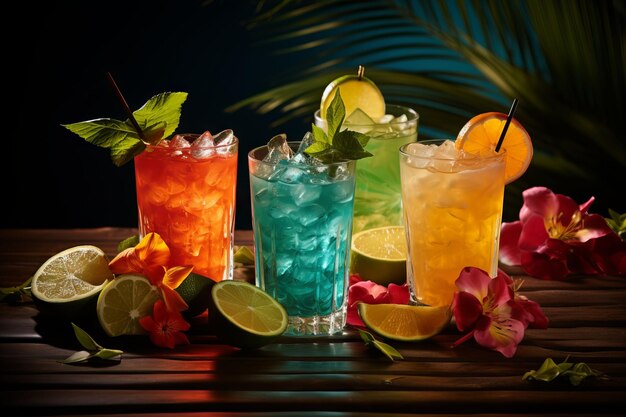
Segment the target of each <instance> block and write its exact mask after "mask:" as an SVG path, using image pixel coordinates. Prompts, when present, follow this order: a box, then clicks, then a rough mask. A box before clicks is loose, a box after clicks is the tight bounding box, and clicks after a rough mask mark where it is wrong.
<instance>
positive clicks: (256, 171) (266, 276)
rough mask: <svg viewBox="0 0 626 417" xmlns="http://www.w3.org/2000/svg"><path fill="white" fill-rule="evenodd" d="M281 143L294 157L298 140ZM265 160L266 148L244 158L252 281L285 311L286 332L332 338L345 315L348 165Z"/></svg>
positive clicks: (349, 221)
mask: <svg viewBox="0 0 626 417" xmlns="http://www.w3.org/2000/svg"><path fill="white" fill-rule="evenodd" d="M288 145H289V146H290V147H291V149H292V150H293V151H294V152H295V151H296V150H297V149H298V147H299V142H289V143H288ZM299 155H300V156H299ZM267 156H268V146H261V147H258V148H256V149H254V150H252V151H251V152H250V153H249V154H248V166H249V174H250V193H251V200H252V222H253V229H254V246H255V262H256V271H255V272H256V284H257V286H259V287H260V288H262V289H264V290H265V291H266V292H267V293H269V294H270V295H272V296H273V297H274V298H275V299H277V300H278V301H279V302H280V303H281V304H282V305H283V306H284V307H285V309H286V310H287V312H288V315H289V326H288V328H287V331H286V332H285V334H286V335H291V336H306V335H331V334H334V333H339V332H341V331H342V329H343V328H344V326H345V322H346V313H347V301H348V266H349V259H350V257H349V254H350V241H351V231H352V208H353V203H354V169H355V165H356V163H355V161H346V162H336V163H330V164H322V163H321V162H318V163H317V164H310V163H308V162H307V159H306V158H305V157H303V155H302V154H296V157H294V158H292V159H282V160H268V158H267ZM264 159H265V161H264Z"/></svg>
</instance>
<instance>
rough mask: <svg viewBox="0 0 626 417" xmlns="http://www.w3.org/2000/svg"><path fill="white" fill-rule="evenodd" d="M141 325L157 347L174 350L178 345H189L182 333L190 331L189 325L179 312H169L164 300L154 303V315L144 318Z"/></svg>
mask: <svg viewBox="0 0 626 417" xmlns="http://www.w3.org/2000/svg"><path fill="white" fill-rule="evenodd" d="M139 324H141V327H143V328H144V330H145V331H147V332H148V333H149V334H150V340H151V341H152V343H154V344H155V345H157V346H161V347H167V348H170V349H174V347H175V346H176V345H181V344H189V339H187V336H186V335H185V334H184V333H182V332H183V331H186V330H189V327H190V326H189V323H187V322H186V321H185V320H184V319H183V316H182V315H181V314H180V313H179V312H178V311H176V310H168V309H167V308H166V307H165V303H164V302H163V301H162V300H157V301H156V302H155V303H154V312H153V315H152V316H146V317H142V318H141V319H139Z"/></svg>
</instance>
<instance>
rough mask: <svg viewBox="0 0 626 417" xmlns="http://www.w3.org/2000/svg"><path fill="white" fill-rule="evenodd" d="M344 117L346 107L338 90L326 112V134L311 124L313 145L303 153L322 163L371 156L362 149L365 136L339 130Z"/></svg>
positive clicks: (366, 138) (365, 139)
mask: <svg viewBox="0 0 626 417" xmlns="http://www.w3.org/2000/svg"><path fill="white" fill-rule="evenodd" d="M345 117H346V107H345V106H344V104H343V100H342V99H341V94H340V92H339V90H337V93H336V94H335V97H333V101H332V102H331V103H330V107H329V108H328V110H327V112H326V124H327V130H328V133H327V132H324V130H323V129H322V128H320V127H318V126H315V124H313V125H312V132H313V143H312V144H311V145H310V146H309V147H308V148H306V149H305V151H304V152H305V153H307V154H308V155H310V156H312V157H315V158H317V159H319V160H320V161H322V162H324V163H332V162H338V161H345V160H350V159H352V160H356V159H362V158H367V157H370V156H373V155H372V154H371V153H369V152H368V151H366V150H365V149H364V147H365V145H367V141H368V139H369V138H368V137H367V136H366V135H364V134H363V133H359V132H354V131H351V130H341V125H342V124H343V121H344V119H345Z"/></svg>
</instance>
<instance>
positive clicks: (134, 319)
mask: <svg viewBox="0 0 626 417" xmlns="http://www.w3.org/2000/svg"><path fill="white" fill-rule="evenodd" d="M160 297H161V296H160V294H159V291H158V288H157V287H155V286H154V285H152V284H151V283H150V281H148V278H146V277H144V276H141V275H130V274H128V275H119V276H117V277H116V278H115V279H114V280H113V281H111V282H109V283H108V284H107V285H106V286H105V287H104V288H103V289H102V291H101V292H100V295H99V296H98V305H97V311H98V321H99V322H100V326H102V329H103V330H104V332H105V333H106V334H107V335H109V336H122V335H135V334H145V333H146V331H145V330H144V329H143V327H141V325H140V324H139V319H140V318H142V317H145V316H151V315H152V312H153V307H154V303H155V302H156V301H157V300H158V299H159V298H160Z"/></svg>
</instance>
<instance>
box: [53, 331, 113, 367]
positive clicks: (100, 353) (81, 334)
mask: <svg viewBox="0 0 626 417" xmlns="http://www.w3.org/2000/svg"><path fill="white" fill-rule="evenodd" d="M72 327H73V328H74V334H75V335H76V339H78V342H79V343H80V344H81V345H82V346H83V347H84V348H85V349H87V350H81V351H79V352H76V353H74V354H72V355H71V356H70V357H69V358H67V359H65V360H63V361H60V362H61V363H79V362H86V361H88V360H89V359H91V358H100V359H120V356H121V355H122V353H124V352H123V351H121V350H117V349H107V348H104V347H102V346H100V345H99V344H98V343H97V342H96V341H95V340H93V338H92V337H91V336H89V334H88V333H87V332H86V331H84V330H83V329H81V328H80V327H78V326H77V325H75V324H74V323H72Z"/></svg>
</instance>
